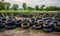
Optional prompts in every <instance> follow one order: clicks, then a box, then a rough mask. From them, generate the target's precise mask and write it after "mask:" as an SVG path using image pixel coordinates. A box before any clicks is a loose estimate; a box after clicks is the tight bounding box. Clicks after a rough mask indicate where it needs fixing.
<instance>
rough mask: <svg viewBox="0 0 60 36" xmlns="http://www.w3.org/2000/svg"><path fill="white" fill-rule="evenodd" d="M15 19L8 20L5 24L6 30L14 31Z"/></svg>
mask: <svg viewBox="0 0 60 36" xmlns="http://www.w3.org/2000/svg"><path fill="white" fill-rule="evenodd" d="M15 21H16V20H15V19H8V20H7V21H6V24H5V28H6V29H14V28H15V27H16V23H15Z"/></svg>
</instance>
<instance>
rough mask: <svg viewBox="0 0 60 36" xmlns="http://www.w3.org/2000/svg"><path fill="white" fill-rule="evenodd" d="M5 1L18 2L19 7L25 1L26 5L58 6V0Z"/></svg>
mask: <svg viewBox="0 0 60 36" xmlns="http://www.w3.org/2000/svg"><path fill="white" fill-rule="evenodd" d="M0 1H1V0H0ZM5 2H9V3H11V4H18V5H19V6H20V7H21V6H22V3H26V4H27V6H32V7H34V6H35V5H39V6H41V5H46V6H50V5H52V6H60V0H5Z"/></svg>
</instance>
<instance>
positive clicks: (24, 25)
mask: <svg viewBox="0 0 60 36" xmlns="http://www.w3.org/2000/svg"><path fill="white" fill-rule="evenodd" d="M29 26H30V24H29V23H27V22H24V23H22V24H21V27H22V28H24V29H26V28H28V27H29Z"/></svg>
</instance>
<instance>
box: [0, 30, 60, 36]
mask: <svg viewBox="0 0 60 36" xmlns="http://www.w3.org/2000/svg"><path fill="white" fill-rule="evenodd" d="M0 36H60V32H51V33H46V32H43V31H37V30H2V31H1V32H0Z"/></svg>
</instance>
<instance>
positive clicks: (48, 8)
mask: <svg viewBox="0 0 60 36" xmlns="http://www.w3.org/2000/svg"><path fill="white" fill-rule="evenodd" d="M45 9H46V10H47V11H54V10H57V7H56V6H48V7H46V8H45Z"/></svg>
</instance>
